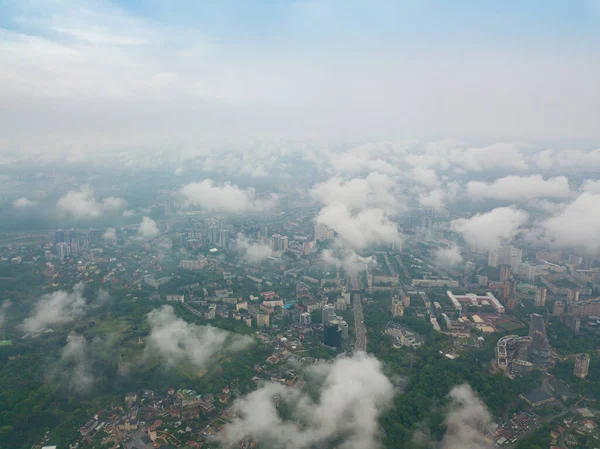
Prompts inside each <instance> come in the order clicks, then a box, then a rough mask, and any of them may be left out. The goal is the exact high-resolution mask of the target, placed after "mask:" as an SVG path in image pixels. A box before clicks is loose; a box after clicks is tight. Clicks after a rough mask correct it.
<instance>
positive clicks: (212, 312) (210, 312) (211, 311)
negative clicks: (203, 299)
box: [204, 304, 217, 320]
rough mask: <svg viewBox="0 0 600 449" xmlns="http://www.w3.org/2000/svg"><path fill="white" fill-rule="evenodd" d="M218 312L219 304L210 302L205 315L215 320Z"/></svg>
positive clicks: (208, 318)
mask: <svg viewBox="0 0 600 449" xmlns="http://www.w3.org/2000/svg"><path fill="white" fill-rule="evenodd" d="M216 314H217V305H216V304H210V305H209V306H208V310H207V311H206V313H205V314H204V316H205V317H206V319H207V320H214V319H215V316H216Z"/></svg>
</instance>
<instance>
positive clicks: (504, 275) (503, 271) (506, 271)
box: [500, 265, 510, 282]
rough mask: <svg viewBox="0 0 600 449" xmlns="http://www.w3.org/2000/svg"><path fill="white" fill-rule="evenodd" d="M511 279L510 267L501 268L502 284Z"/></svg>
mask: <svg viewBox="0 0 600 449" xmlns="http://www.w3.org/2000/svg"><path fill="white" fill-rule="evenodd" d="M509 278H510V265H503V266H502V268H500V282H506V281H508V279H509Z"/></svg>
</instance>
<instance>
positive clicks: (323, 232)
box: [315, 223, 335, 242]
mask: <svg viewBox="0 0 600 449" xmlns="http://www.w3.org/2000/svg"><path fill="white" fill-rule="evenodd" d="M334 237H335V232H334V231H333V229H331V228H330V227H329V226H327V225H325V224H322V223H318V224H317V225H315V241H317V242H322V241H325V240H333V238H334Z"/></svg>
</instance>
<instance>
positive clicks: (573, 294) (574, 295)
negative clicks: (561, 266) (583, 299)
mask: <svg viewBox="0 0 600 449" xmlns="http://www.w3.org/2000/svg"><path fill="white" fill-rule="evenodd" d="M567 301H568V302H569V303H573V302H577V301H579V290H578V289H576V288H570V289H569V293H567Z"/></svg>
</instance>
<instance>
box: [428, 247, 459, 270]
mask: <svg viewBox="0 0 600 449" xmlns="http://www.w3.org/2000/svg"><path fill="white" fill-rule="evenodd" d="M433 261H434V262H435V263H436V264H437V265H440V266H442V267H455V266H457V265H460V264H461V263H463V261H464V259H463V257H462V254H461V253H460V247H459V246H458V245H452V246H448V247H444V248H438V249H436V250H435V251H434V252H433Z"/></svg>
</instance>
